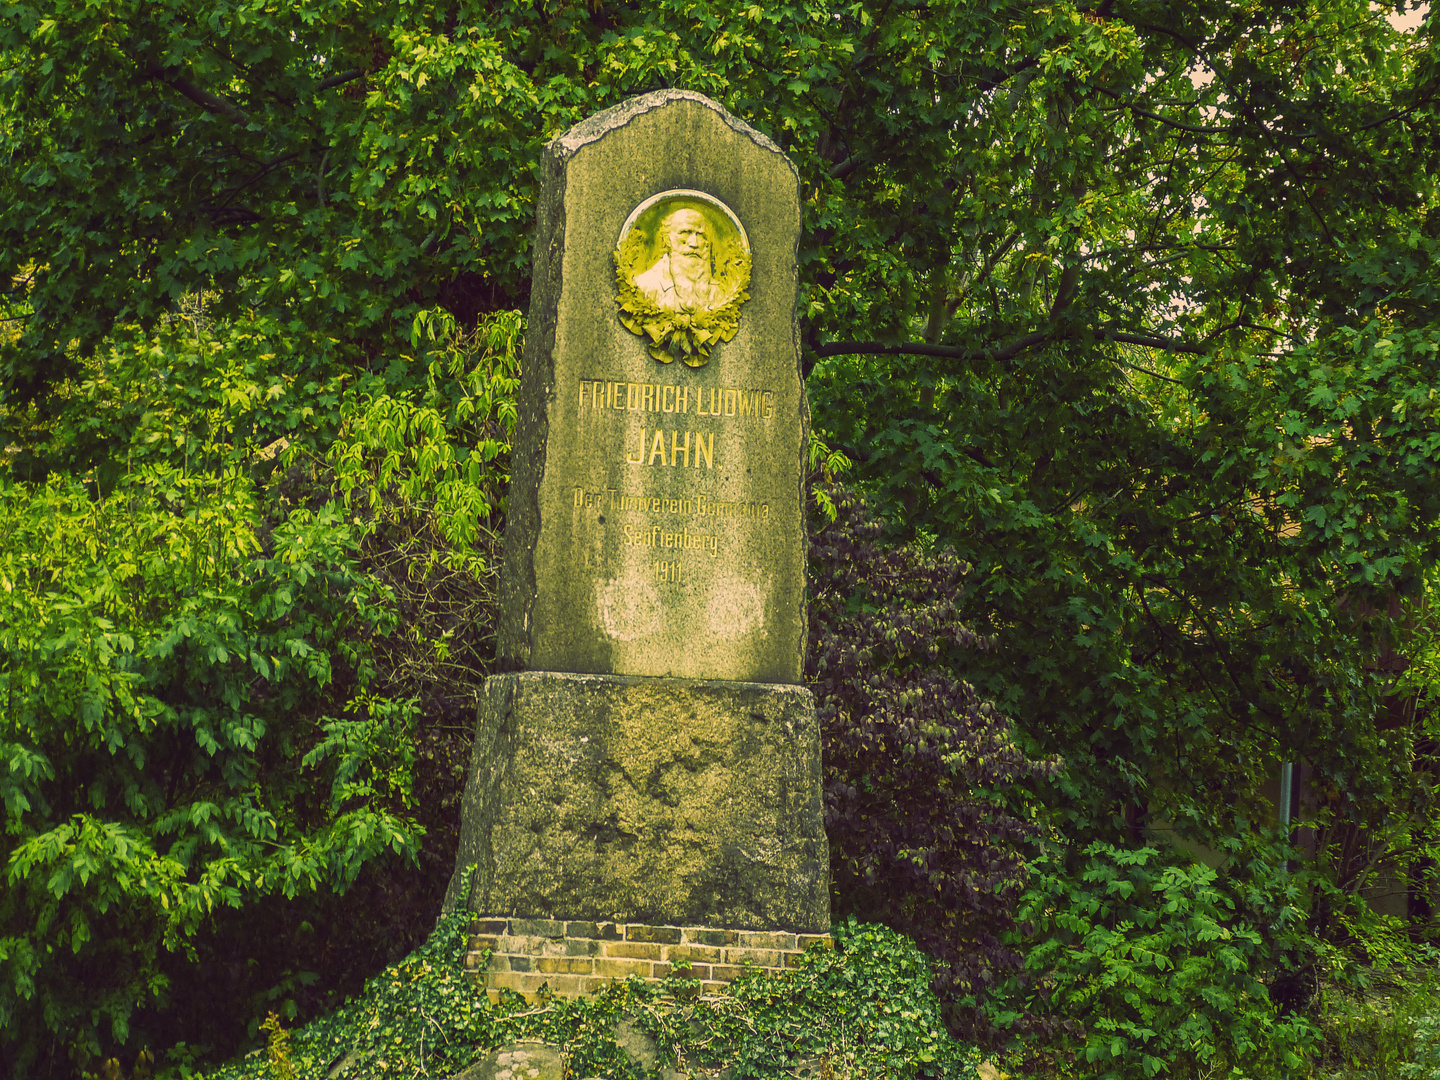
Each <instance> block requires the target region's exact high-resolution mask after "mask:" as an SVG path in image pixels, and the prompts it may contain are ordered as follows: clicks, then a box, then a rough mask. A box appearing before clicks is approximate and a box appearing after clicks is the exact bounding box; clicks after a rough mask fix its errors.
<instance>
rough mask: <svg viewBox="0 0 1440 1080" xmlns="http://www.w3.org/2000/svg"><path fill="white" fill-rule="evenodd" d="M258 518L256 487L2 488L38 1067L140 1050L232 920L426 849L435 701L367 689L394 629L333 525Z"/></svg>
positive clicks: (13, 821)
mask: <svg viewBox="0 0 1440 1080" xmlns="http://www.w3.org/2000/svg"><path fill="white" fill-rule="evenodd" d="M259 524H260V518H259V514H258V511H257V508H256V507H255V505H254V503H253V496H252V490H251V485H250V483H249V481H248V478H247V477H244V476H243V475H240V476H237V475H236V474H234V473H231V474H228V475H226V474H220V475H215V474H205V473H198V474H188V475H187V474H181V473H178V472H176V471H173V470H168V469H164V468H160V467H155V468H146V469H143V470H137V471H136V472H133V473H129V474H127V475H126V477H125V480H124V482H123V483H122V484H121V486H120V487H119V488H117V489H116V490H115V491H113V492H111V493H109V494H107V495H106V496H105V497H103V498H100V499H95V498H92V496H91V495H90V493H89V492H87V491H86V490H85V489H84V487H83V486H82V485H80V484H78V483H75V482H73V481H61V480H59V479H55V480H52V481H51V482H50V483H48V484H46V485H44V486H43V487H38V488H36V487H29V486H26V485H11V484H7V485H5V486H4V487H3V489H0V537H3V542H0V552H3V554H0V628H3V629H0V656H3V666H0V695H3V699H4V701H5V716H4V726H3V728H0V732H3V742H0V746H3V753H4V758H5V761H6V766H7V767H6V769H5V771H4V772H3V773H0V793H3V797H4V801H5V807H6V846H7V849H8V850H7V854H8V859H7V864H8V865H7V866H6V869H5V874H6V878H5V880H6V888H5V890H4V892H3V901H0V935H3V937H0V961H3V963H0V970H3V973H4V974H3V978H0V1027H3V1029H4V1030H5V1031H6V1033H7V1035H6V1042H12V1040H16V1039H17V1038H18V1039H19V1044H20V1052H21V1053H22V1055H23V1053H24V1052H27V1051H28V1052H30V1053H33V1052H34V1051H35V1049H36V1046H37V1044H39V1043H41V1042H42V1040H43V1041H48V1040H50V1039H63V1040H64V1041H66V1042H68V1043H69V1044H70V1046H71V1048H72V1049H73V1050H74V1051H76V1052H77V1053H80V1054H81V1055H82V1058H83V1056H84V1055H85V1054H86V1053H87V1052H88V1053H89V1054H98V1053H99V1052H100V1050H101V1047H102V1044H103V1045H108V1044H110V1043H111V1042H112V1041H113V1042H115V1043H122V1044H123V1043H124V1042H126V1041H127V1033H128V1026H129V1022H130V1018H131V1014H132V1012H133V1011H134V1010H135V1009H136V1008H137V1007H155V1006H157V1005H160V1004H163V1003H164V1001H165V999H166V997H167V983H168V979H167V977H166V973H165V965H164V964H163V962H162V960H163V958H162V953H163V952H164V951H165V950H169V951H178V950H184V949H186V948H187V947H188V946H189V945H190V943H191V940H192V939H193V938H194V937H195V936H196V935H197V933H199V932H200V931H201V929H202V927H203V926H204V924H205V923H206V922H207V920H208V919H209V918H210V917H211V915H212V913H214V912H215V911H216V910H217V909H224V908H238V907H241V906H242V905H245V904H247V903H253V902H254V901H255V899H256V898H258V897H263V896H266V895H269V894H276V893H278V894H282V895H285V896H294V895H296V894H299V893H304V892H310V891H313V890H317V889H325V890H338V891H343V890H344V889H345V888H346V886H348V885H349V884H350V883H351V882H352V881H354V879H355V877H356V875H357V874H358V872H359V870H360V867H361V866H362V864H363V863H365V862H366V861H367V860H371V859H374V858H376V857H377V856H378V855H380V854H381V853H383V852H385V851H387V850H393V851H395V852H403V853H413V851H414V850H415V848H416V845H417V841H418V836H417V835H416V830H415V827H414V825H413V823H412V822H411V821H410V820H409V816H408V814H407V812H406V801H407V798H408V794H409V789H410V778H409V771H410V767H411V759H412V756H413V748H412V746H411V743H410V739H409V725H410V719H411V708H410V706H409V705H408V704H407V703H406V702H401V701H393V700H388V699H381V698H377V697H375V696H373V695H371V694H368V693H366V682H367V678H368V673H367V670H366V667H367V664H366V660H365V657H364V655H363V653H362V652H360V651H358V650H357V649H356V648H355V646H354V641H353V639H354V637H355V635H354V634H353V633H351V632H350V628H351V627H352V626H355V625H359V626H366V627H372V628H383V627H384V626H385V624H386V622H387V621H388V620H389V619H390V618H391V617H392V616H390V615H389V613H388V611H387V610H386V609H385V608H384V607H382V606H380V605H379V604H378V603H377V600H378V597H376V596H375V595H374V593H373V590H372V589H371V588H370V587H369V586H368V584H367V583H366V582H365V580H364V579H363V578H362V577H361V575H360V574H359V573H358V571H357V570H356V568H355V565H354V558H353V550H352V548H353V544H347V543H346V539H347V533H346V530H345V529H344V528H343V527H339V526H338V524H337V522H336V521H334V520H333V519H332V518H330V517H327V516H326V515H325V514H319V515H314V514H311V513H309V512H307V511H304V510H297V511H295V512H294V513H292V514H290V515H288V516H287V518H286V519H285V520H284V521H282V522H280V523H278V524H277V525H276V527H275V528H273V529H272V530H271V531H270V533H269V535H268V536H267V537H265V538H264V540H263V541H262V540H261V538H260V537H259V535H258V527H259ZM337 669H339V671H338V672H337ZM337 674H338V675H339V676H340V677H339V679H338V680H337ZM22 1033H29V1037H28V1038H20V1036H22ZM8 1064H10V1066H11V1067H12V1068H17V1067H19V1066H20V1065H23V1064H24V1062H23V1060H21V1061H13V1060H12V1061H10V1062H8Z"/></svg>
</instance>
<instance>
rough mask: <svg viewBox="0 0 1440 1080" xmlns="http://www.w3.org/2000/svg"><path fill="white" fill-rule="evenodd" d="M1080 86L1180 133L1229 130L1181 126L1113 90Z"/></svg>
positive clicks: (1224, 131)
mask: <svg viewBox="0 0 1440 1080" xmlns="http://www.w3.org/2000/svg"><path fill="white" fill-rule="evenodd" d="M1082 85H1084V86H1085V88H1086V89H1088V90H1098V91H1099V92H1100V93H1102V94H1104V95H1105V96H1106V97H1110V98H1114V99H1115V100H1116V101H1118V102H1120V105H1121V107H1122V108H1125V109H1129V110H1130V111H1131V112H1132V113H1134V114H1135V115H1136V116H1144V117H1147V118H1149V119H1151V120H1158V121H1159V122H1160V123H1162V124H1165V125H1166V126H1168V127H1173V128H1179V129H1180V130H1181V131H1188V132H1190V133H1192V134H1194V135H1224V134H1225V133H1226V132H1227V131H1229V130H1230V129H1229V128H1219V127H1196V126H1195V125H1194V124H1182V123H1180V121H1178V120H1171V119H1169V118H1168V117H1165V116H1161V115H1160V114H1159V113H1157V112H1151V111H1150V110H1149V109H1142V108H1140V106H1139V105H1135V104H1132V103H1131V102H1128V101H1126V100H1125V99H1124V98H1122V97H1121V96H1120V95H1119V94H1117V93H1116V92H1115V91H1114V90H1108V89H1106V88H1105V87H1103V86H1096V85H1095V84H1094V83H1084V84H1082Z"/></svg>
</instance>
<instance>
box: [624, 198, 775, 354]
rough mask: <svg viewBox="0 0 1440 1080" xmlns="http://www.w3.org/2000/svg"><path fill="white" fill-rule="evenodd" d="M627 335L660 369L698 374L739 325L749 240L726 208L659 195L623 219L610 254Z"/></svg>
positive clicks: (746, 284)
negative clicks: (674, 367)
mask: <svg viewBox="0 0 1440 1080" xmlns="http://www.w3.org/2000/svg"><path fill="white" fill-rule="evenodd" d="M615 284H616V289H617V295H616V303H618V304H619V306H620V321H621V322H622V323H623V324H624V325H625V327H626V329H628V330H630V331H631V332H632V333H634V334H638V335H639V336H640V337H642V338H644V339H645V344H646V347H647V349H648V350H649V352H650V355H651V356H653V357H654V358H655V359H656V360H658V361H659V362H660V363H662V364H669V363H673V362H674V361H676V360H679V361H681V362H682V363H684V364H687V365H688V366H690V367H695V368H698V367H703V366H704V365H705V364H706V363H708V362H709V360H710V349H711V347H712V346H713V345H714V344H715V343H716V342H718V341H729V340H730V339H731V338H733V337H734V336H735V334H736V331H737V330H738V329H739V326H740V305H741V304H743V303H744V302H745V301H746V300H748V299H749V298H750V294H749V292H747V291H746V290H747V289H748V288H749V286H750V241H749V239H748V238H747V237H746V235H745V228H744V226H742V225H741V224H740V220H739V219H738V218H737V217H736V216H735V215H734V213H733V212H731V210H730V208H729V207H728V206H726V205H725V204H724V203H722V202H721V201H720V200H719V199H716V198H714V197H712V196H710V195H707V194H705V193H704V192H702V191H689V190H684V189H676V190H672V191H662V192H661V193H660V194H658V195H653V196H651V197H650V198H648V199H646V200H645V201H644V202H642V203H641V204H640V205H639V206H637V207H636V208H635V209H634V210H633V211H631V213H630V217H629V218H628V219H627V220H626V222H625V225H624V227H623V228H622V229H621V230H620V238H619V241H618V243H617V244H616V248H615Z"/></svg>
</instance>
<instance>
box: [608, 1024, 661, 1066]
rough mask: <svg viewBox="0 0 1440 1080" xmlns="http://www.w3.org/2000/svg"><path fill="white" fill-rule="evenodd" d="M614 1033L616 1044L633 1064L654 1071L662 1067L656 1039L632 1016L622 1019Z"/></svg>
mask: <svg viewBox="0 0 1440 1080" xmlns="http://www.w3.org/2000/svg"><path fill="white" fill-rule="evenodd" d="M613 1033H614V1035H615V1044H616V1045H617V1046H619V1047H620V1052H621V1053H623V1054H624V1055H625V1059H626V1060H627V1061H629V1062H630V1064H631V1065H634V1066H636V1067H637V1068H641V1069H644V1070H645V1071H646V1072H653V1071H654V1070H655V1069H657V1068H659V1067H660V1050H659V1048H658V1047H656V1045H655V1040H654V1039H652V1038H651V1037H650V1036H649V1035H648V1034H646V1032H645V1029H644V1028H642V1027H641V1026H640V1025H639V1024H637V1023H636V1022H635V1021H634V1020H632V1019H631V1018H630V1017H628V1016H627V1017H625V1018H624V1019H622V1020H620V1021H619V1022H618V1023H617V1024H616V1025H615V1028H614V1032H613Z"/></svg>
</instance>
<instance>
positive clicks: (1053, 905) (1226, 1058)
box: [992, 843, 1318, 1080]
mask: <svg viewBox="0 0 1440 1080" xmlns="http://www.w3.org/2000/svg"><path fill="white" fill-rule="evenodd" d="M1079 856H1080V857H1079V860H1078V862H1079V866H1080V872H1079V873H1078V874H1076V873H1074V872H1073V871H1071V870H1068V869H1067V868H1066V867H1065V860H1063V859H1046V858H1042V859H1040V860H1038V861H1037V863H1036V866H1035V877H1034V880H1033V881H1032V883H1031V885H1030V887H1029V888H1028V889H1027V891H1026V893H1025V897H1024V900H1023V901H1022V902H1021V904H1020V905H1019V908H1018V916H1019V918H1020V919H1023V920H1028V921H1030V922H1031V926H1030V928H1029V935H1028V936H1031V937H1033V938H1034V940H1035V942H1036V943H1035V944H1034V945H1033V947H1031V948H1030V949H1029V950H1028V953H1027V955H1026V958H1025V965H1026V967H1027V969H1028V970H1029V974H1030V979H1029V981H1028V983H1026V982H1025V981H1022V980H1016V981H1015V982H1013V983H1012V985H1011V989H1012V992H1013V990H1014V989H1015V988H1016V987H1017V986H1026V985H1028V987H1029V988H1030V991H1031V992H1030V995H1029V998H1028V1000H1025V1001H1024V1002H1023V1006H1024V1007H1025V1008H1028V1009H1033V1010H1037V1011H1040V1012H1043V1013H1048V1014H1050V1015H1051V1016H1053V1017H1054V1018H1056V1019H1058V1020H1060V1021H1061V1022H1060V1023H1059V1024H1057V1025H1055V1030H1056V1032H1058V1033H1059V1035H1058V1037H1057V1036H1052V1037H1051V1038H1050V1039H1048V1040H1047V1041H1046V1043H1045V1044H1044V1046H1043V1047H1040V1048H1037V1049H1038V1050H1039V1052H1040V1053H1041V1054H1042V1055H1043V1056H1044V1057H1047V1058H1049V1059H1050V1060H1051V1061H1052V1062H1057V1061H1058V1062H1067V1061H1068V1062H1069V1063H1071V1064H1073V1067H1074V1069H1075V1070H1076V1074H1077V1075H1082V1076H1087V1077H1091V1076H1093V1077H1095V1078H1097V1080H1131V1078H1133V1080H1148V1078H1149V1077H1155V1076H1176V1077H1190V1076H1194V1077H1200V1076H1216V1075H1227V1076H1299V1075H1308V1071H1307V1069H1306V1063H1307V1059H1308V1057H1309V1054H1310V1051H1311V1050H1312V1049H1313V1048H1314V1045H1315V1042H1316V1036H1317V1034H1318V1032H1317V1030H1316V1028H1315V1026H1314V1024H1313V1023H1311V1022H1310V1021H1309V1020H1308V1019H1306V1018H1305V1017H1304V1016H1302V1015H1299V1014H1294V1013H1292V1014H1289V1015H1282V1014H1281V1012H1280V1009H1279V1007H1278V1006H1277V1005H1276V1003H1275V1002H1274V1001H1272V1000H1271V998H1270V995H1269V994H1268V993H1267V992H1266V989H1265V986H1264V985H1263V983H1262V982H1261V980H1262V979H1263V978H1264V976H1265V975H1266V973H1267V972H1268V971H1269V970H1271V966H1272V965H1271V963H1270V960H1271V957H1270V955H1269V952H1270V948H1269V944H1268V942H1267V936H1268V937H1272V938H1273V936H1274V933H1275V931H1277V930H1278V931H1280V932H1282V933H1285V932H1290V933H1292V934H1293V931H1294V929H1295V928H1294V927H1293V925H1289V924H1292V923H1293V922H1294V921H1295V919H1296V916H1297V912H1296V909H1295V907H1294V905H1293V904H1292V903H1287V902H1286V901H1287V900H1293V899H1294V896H1295V892H1296V890H1295V889H1293V888H1292V889H1290V890H1289V895H1288V896H1286V895H1285V890H1283V889H1282V890H1281V896H1280V901H1281V902H1280V903H1279V904H1276V905H1274V906H1273V907H1272V908H1271V910H1270V911H1268V912H1267V913H1266V914H1267V915H1269V916H1270V917H1271V918H1272V919H1273V920H1274V921H1275V925H1272V927H1271V928H1270V930H1271V933H1270V935H1266V934H1262V933H1261V932H1260V931H1259V930H1258V929H1257V928H1256V927H1255V926H1254V925H1252V924H1251V923H1249V922H1247V920H1246V919H1245V917H1244V915H1243V914H1242V913H1238V912H1237V911H1236V904H1235V902H1234V900H1233V899H1231V897H1230V896H1228V895H1227V893H1226V890H1225V889H1224V888H1222V887H1220V885H1219V883H1218V881H1217V878H1218V875H1217V873H1216V871H1214V870H1212V869H1210V868H1209V867H1207V866H1204V865H1202V864H1198V863H1189V864H1186V863H1185V862H1182V861H1179V860H1175V859H1167V858H1165V857H1164V856H1162V855H1161V853H1160V852H1159V851H1157V850H1156V849H1155V848H1148V847H1142V848H1137V849H1129V850H1125V849H1120V848H1116V847H1114V846H1111V845H1108V844H1103V843H1095V844H1091V845H1089V846H1088V847H1086V848H1085V850H1084V851H1083V852H1080V853H1079ZM1018 937H1019V935H1017V938H1018ZM1004 996H1005V995H1003V994H999V995H996V996H995V998H994V999H992V1008H995V1007H996V1006H997V1005H998V1004H999V1002H1000V1001H1002V1000H1003V999H1004ZM1018 996H1019V995H1013V996H1012V998H1011V1002H1012V1003H1014V1004H1021V1002H1020V1001H1019V1000H1017V998H1018ZM1015 1015H1016V1014H1013V1013H1012V1014H1011V1017H1014V1016H1015ZM1011 1017H1005V1016H998V1017H997V1019H998V1020H1000V1021H1001V1023H1003V1022H1004V1021H1005V1020H1006V1019H1008V1018H1011Z"/></svg>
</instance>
